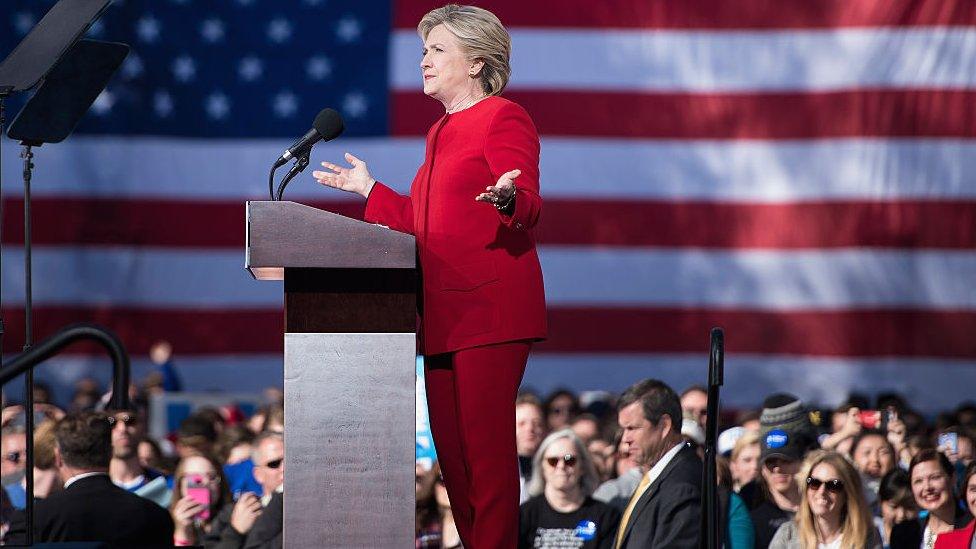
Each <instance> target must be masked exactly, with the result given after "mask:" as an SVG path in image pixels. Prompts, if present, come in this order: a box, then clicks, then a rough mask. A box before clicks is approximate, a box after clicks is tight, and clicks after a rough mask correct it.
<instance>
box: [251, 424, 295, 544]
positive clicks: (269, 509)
mask: <svg viewBox="0 0 976 549" xmlns="http://www.w3.org/2000/svg"><path fill="white" fill-rule="evenodd" d="M251 460H252V461H254V478H255V479H256V480H257V481H258V483H259V484H260V485H261V492H262V493H261V506H262V507H263V510H262V511H261V515H260V516H259V517H258V518H257V520H256V521H255V522H254V526H253V527H251V530H250V531H249V532H248V533H247V538H246V540H245V541H244V544H243V546H242V547H244V549H252V548H262V549H264V548H278V547H281V530H282V524H283V518H284V514H283V508H284V495H285V494H284V491H285V438H284V435H282V434H281V433H278V432H275V431H265V432H263V433H261V434H260V435H258V436H257V438H256V439H254V444H253V445H252V452H251Z"/></svg>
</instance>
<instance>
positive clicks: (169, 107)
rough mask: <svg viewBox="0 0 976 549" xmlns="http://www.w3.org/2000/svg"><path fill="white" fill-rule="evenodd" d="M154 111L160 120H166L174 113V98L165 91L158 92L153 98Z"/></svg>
mask: <svg viewBox="0 0 976 549" xmlns="http://www.w3.org/2000/svg"><path fill="white" fill-rule="evenodd" d="M153 110H154V111H156V115H157V116H159V117H160V118H166V117H167V116H169V115H170V114H171V113H172V112H173V98H172V97H171V96H170V94H169V93H167V92H165V91H159V92H156V94H155V95H154V96H153Z"/></svg>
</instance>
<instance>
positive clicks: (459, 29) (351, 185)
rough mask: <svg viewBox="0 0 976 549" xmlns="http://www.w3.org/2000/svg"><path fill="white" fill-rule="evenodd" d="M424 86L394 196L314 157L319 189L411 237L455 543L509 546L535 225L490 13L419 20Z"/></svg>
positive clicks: (535, 283)
mask: <svg viewBox="0 0 976 549" xmlns="http://www.w3.org/2000/svg"><path fill="white" fill-rule="evenodd" d="M417 30H418V33H419V34H420V36H421V38H422V39H423V58H422V59H421V62H420V68H421V71H422V74H423V79H424V93H425V94H427V95H428V96H430V97H432V98H434V99H437V100H438V101H440V102H441V103H442V104H443V105H444V107H445V110H446V113H445V114H444V116H443V117H441V119H440V120H438V121H437V122H435V123H434V125H433V126H432V127H431V129H430V131H429V132H428V134H427V149H426V155H425V158H424V163H423V165H422V166H421V167H420V169H419V170H418V171H417V175H416V177H414V180H413V184H412V185H411V187H410V196H402V195H400V194H397V193H396V192H395V191H393V190H391V189H390V188H389V187H387V186H385V185H383V184H382V183H379V182H377V181H375V180H374V179H373V178H372V177H371V176H370V174H369V170H368V169H367V167H366V163H365V162H363V161H362V160H360V159H358V158H356V157H355V156H353V155H351V154H348V153H347V154H346V160H347V161H348V162H349V164H350V165H351V167H342V166H338V165H336V164H332V163H329V162H323V163H322V166H324V167H325V170H324V171H316V172H315V173H314V174H313V175H314V176H315V178H316V179H317V180H318V181H319V182H320V183H322V184H323V185H327V186H330V187H335V188H338V189H342V190H345V191H350V192H355V193H358V194H361V195H362V196H364V197H366V198H367V201H366V220H367V221H370V222H373V223H381V224H383V225H387V226H389V227H390V228H391V229H394V230H397V231H401V232H405V233H410V234H412V235H415V236H416V239H417V249H418V254H419V258H420V269H421V276H422V279H423V295H422V296H421V309H420V310H421V313H420V316H421V327H420V334H419V340H420V349H421V352H422V353H423V354H424V356H425V361H424V362H425V367H426V381H427V402H428V407H429V410H430V421H431V430H432V432H433V435H434V443H435V445H436V447H437V453H438V458H439V460H440V465H441V469H442V471H443V475H444V481H445V483H446V485H447V491H448V494H449V496H450V499H451V507H452V510H453V513H454V518H455V521H456V523H457V527H458V532H459V533H460V535H461V540H462V542H463V544H464V547H465V548H466V549H498V548H505V549H507V548H514V547H515V546H516V545H517V536H518V499H519V481H518V459H517V456H516V453H515V397H516V393H517V391H518V386H519V383H521V380H522V374H523V373H524V371H525V362H526V359H527V357H528V354H529V349H530V347H531V345H532V342H534V341H538V340H540V339H542V338H544V337H545V335H546V307H545V295H544V292H543V285H542V269H541V268H540V266H539V259H538V256H537V254H536V250H535V241H534V239H533V237H532V233H531V230H532V228H533V227H534V226H535V224H536V222H537V221H538V219H539V212H540V210H541V207H542V200H541V198H540V197H539V137H538V134H537V133H536V130H535V126H534V125H533V124H532V120H531V119H530V118H529V116H528V114H527V113H526V112H525V110H524V109H522V107H520V106H519V105H517V104H515V103H513V102H511V101H508V100H506V99H503V98H501V97H499V96H498V94H499V93H501V92H502V90H503V89H504V88H505V85H506V84H507V83H508V76H509V72H510V68H509V57H510V53H511V41H510V38H509V35H508V32H507V31H506V30H505V28H504V27H503V26H502V25H501V22H500V21H499V20H498V18H497V17H495V16H494V15H493V14H492V13H491V12H488V11H486V10H483V9H481V8H475V7H472V6H456V5H449V6H445V7H443V8H439V9H436V10H433V11H431V12H430V13H428V14H427V15H426V16H424V18H423V20H422V21H421V22H420V25H419V26H418V29H417Z"/></svg>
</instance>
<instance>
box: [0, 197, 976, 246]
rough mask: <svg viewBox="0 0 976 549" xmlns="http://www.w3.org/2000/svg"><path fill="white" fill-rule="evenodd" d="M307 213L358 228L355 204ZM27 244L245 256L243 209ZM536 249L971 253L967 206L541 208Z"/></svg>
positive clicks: (81, 226)
mask: <svg viewBox="0 0 976 549" xmlns="http://www.w3.org/2000/svg"><path fill="white" fill-rule="evenodd" d="M310 205H311V206H314V207H317V208H320V209H323V210H328V211H331V212H335V213H339V214H342V215H345V216H348V217H353V218H357V219H362V215H363V203H362V202H361V201H332V202H313V203H311V204H310ZM4 207H5V208H6V210H5V211H6V212H7V215H6V217H5V219H4V227H3V243H4V244H14V245H19V244H22V243H23V215H22V214H23V209H22V205H21V201H20V199H7V200H6V201H5V204H4ZM32 207H33V212H34V215H36V219H57V220H58V222H57V223H38V224H36V225H35V226H34V229H33V242H34V243H35V244H37V245H44V246H73V245H110V246H148V247H170V248H238V249H242V250H243V247H244V204H243V203H242V202H238V201H212V202H184V201H172V200H162V199H145V200H132V199H118V200H116V199H104V198H34V199H33V201H32ZM535 236H536V239H537V241H538V242H539V243H540V244H545V245H578V246H587V245H606V246H656V247H695V248H730V249H748V248H767V249H808V248H809V249H815V248H841V247H871V248H903V249H918V248H927V249H974V248H976V202H973V201H885V202H871V201H836V202H835V201H831V202H800V203H782V204H751V203H723V202H670V201H646V200H599V199H593V200H587V199H564V198H559V199H546V200H545V205H544V208H543V215H542V220H541V222H540V224H539V227H538V228H537V229H536V233H535Z"/></svg>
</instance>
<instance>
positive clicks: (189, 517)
mask: <svg viewBox="0 0 976 549" xmlns="http://www.w3.org/2000/svg"><path fill="white" fill-rule="evenodd" d="M203 510H204V507H203V504H201V503H200V502H199V501H197V500H195V499H193V498H191V497H190V496H183V497H182V498H180V500H179V501H177V502H176V505H174V506H173V512H172V513H171V514H172V515H173V525H174V526H175V527H176V531H175V534H176V536H177V537H179V538H181V539H189V538H191V537H193V518H194V517H196V516H197V515H198V514H199V513H201V512H203ZM189 541H193V540H192V539H190V540H189Z"/></svg>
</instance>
